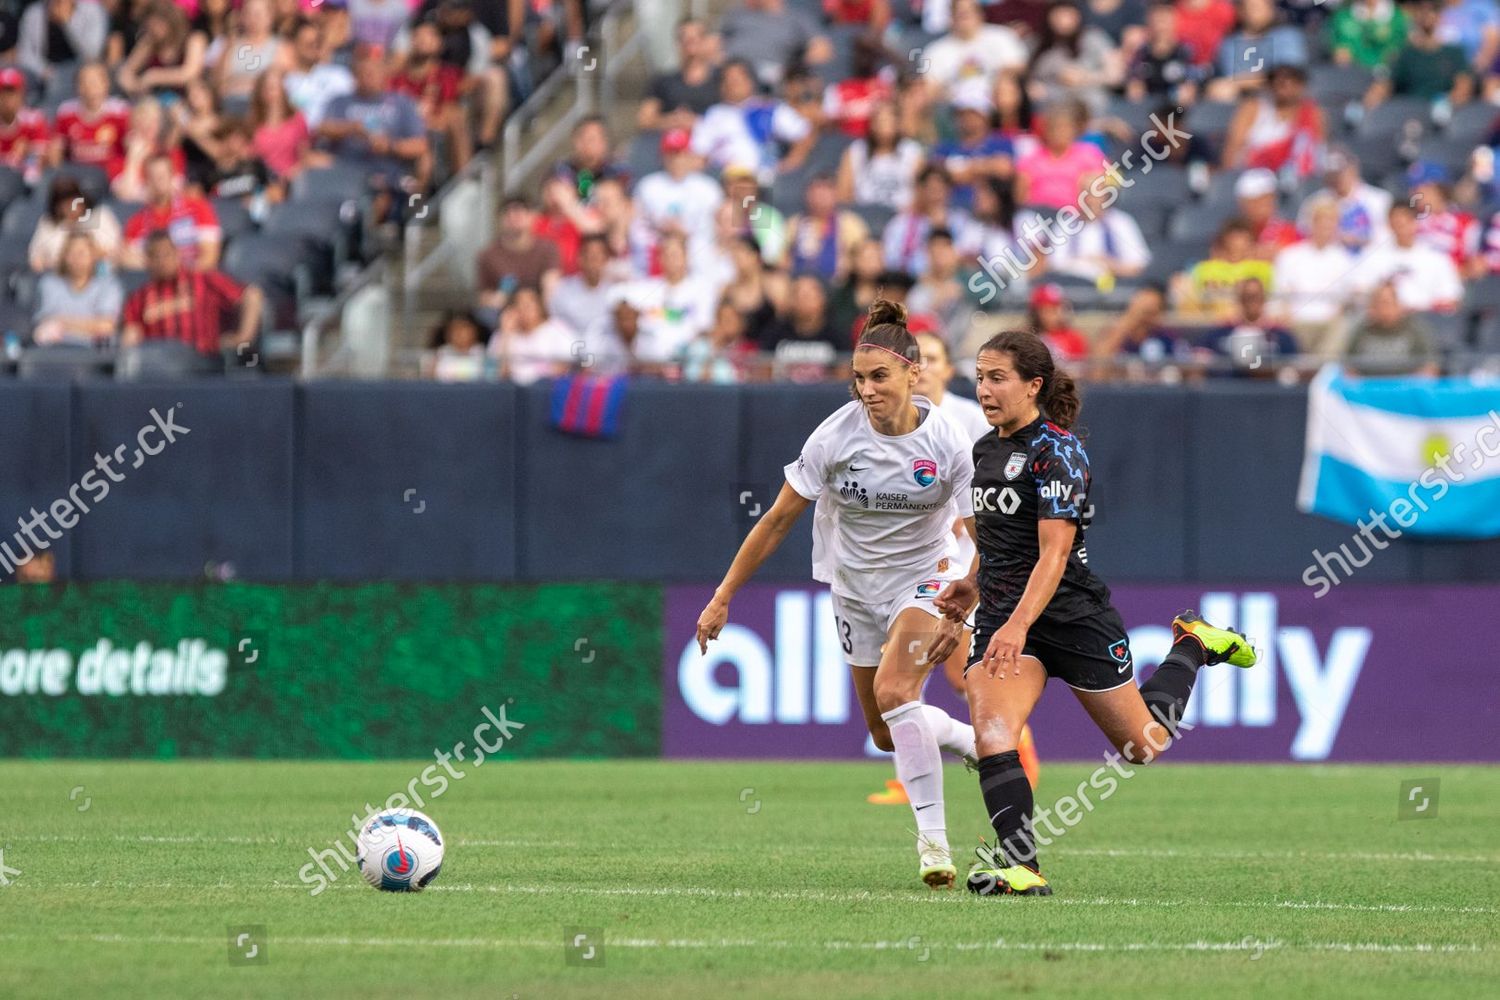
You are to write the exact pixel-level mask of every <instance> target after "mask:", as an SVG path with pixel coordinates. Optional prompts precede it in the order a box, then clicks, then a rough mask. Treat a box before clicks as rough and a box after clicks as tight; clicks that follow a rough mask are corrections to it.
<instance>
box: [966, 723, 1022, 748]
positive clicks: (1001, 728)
mask: <svg viewBox="0 0 1500 1000" xmlns="http://www.w3.org/2000/svg"><path fill="white" fill-rule="evenodd" d="M1016 747H1017V743H1016V737H1015V734H1014V733H1012V732H1011V731H1010V727H1009V726H1007V725H1006V724H1005V723H1003V722H1001V721H1000V720H998V719H992V720H989V721H987V722H980V723H978V724H976V725H975V726H974V750H975V752H976V753H978V754H979V756H980V757H993V756H994V755H995V754H997V753H1008V752H1009V751H1011V750H1014V749H1016Z"/></svg>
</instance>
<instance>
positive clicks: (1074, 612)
mask: <svg viewBox="0 0 1500 1000" xmlns="http://www.w3.org/2000/svg"><path fill="white" fill-rule="evenodd" d="M977 365H978V398H979V403H980V405H981V406H983V407H984V412H985V417H986V419H988V420H989V422H990V425H991V426H992V427H994V428H995V429H996V432H995V433H994V434H990V435H986V436H985V437H982V438H980V439H979V441H978V442H976V443H975V445H974V481H973V490H974V524H975V532H976V535H977V542H978V545H979V554H980V555H979V559H980V561H979V571H978V578H977V580H976V579H975V578H974V577H973V576H970V577H966V578H965V579H962V580H958V581H955V582H954V583H952V584H950V585H949V586H948V588H947V589H946V590H945V591H944V592H943V594H941V595H940V596H939V597H938V599H937V601H936V604H937V607H938V608H939V610H941V611H942V612H943V613H944V614H946V615H947V616H948V617H950V618H958V619H962V618H964V617H966V616H967V614H968V612H969V610H970V609H971V608H973V607H974V605H975V602H976V601H977V602H978V605H979V607H978V611H977V613H976V616H975V629H974V645H973V652H972V653H971V654H970V659H969V667H968V669H967V670H966V671H965V674H964V681H965V685H966V687H967V689H968V694H969V710H970V713H971V715H972V716H973V723H974V730H975V743H976V750H977V753H978V756H979V783H980V788H981V790H982V792H983V794H984V803H985V810H986V811H987V812H988V813H989V816H990V823H991V824H992V825H993V826H994V828H995V836H996V837H997V839H998V842H997V844H996V845H995V847H994V848H993V849H985V850H982V851H981V853H980V858H981V861H980V863H979V864H976V865H975V866H974V868H973V870H972V871H971V872H970V873H969V889H970V890H971V891H973V892H977V893H980V894H982V895H1000V894H1017V895H1033V896H1045V895H1051V893H1052V888H1051V886H1049V885H1048V884H1047V880H1046V879H1045V878H1044V877H1043V876H1042V874H1041V868H1040V865H1039V864H1038V862H1037V856H1036V841H1035V837H1034V835H1033V832H1032V825H1031V824H1032V808H1033V803H1032V793H1031V784H1030V782H1028V781H1027V780H1026V774H1025V772H1024V771H1022V769H1021V763H1020V760H1019V757H1018V755H1017V752H1016V748H1017V741H1018V739H1019V737H1020V734H1021V730H1022V728H1023V727H1024V726H1025V725H1026V720H1027V717H1028V716H1030V715H1031V710H1032V709H1033V708H1034V707H1035V706H1036V703H1037V700H1038V699H1039V698H1040V697H1041V695H1042V688H1043V687H1044V686H1045V685H1046V683H1047V680H1048V678H1050V677H1056V678H1058V679H1059V680H1061V681H1062V682H1063V683H1065V684H1067V685H1068V686H1069V687H1071V688H1072V689H1073V692H1074V694H1075V695H1077V697H1078V700H1079V702H1080V703H1082V705H1083V707H1084V709H1085V710H1086V711H1087V712H1088V713H1089V716H1090V717H1091V718H1093V720H1094V722H1095V723H1096V724H1097V725H1098V726H1099V728H1100V729H1102V730H1103V731H1104V735H1105V736H1107V737H1108V738H1109V741H1110V742H1111V743H1113V744H1114V746H1115V748H1116V749H1117V750H1118V751H1119V752H1120V755H1121V756H1122V757H1123V758H1124V759H1125V760H1127V761H1129V762H1130V763H1132V764H1147V763H1150V762H1151V760H1152V759H1153V758H1155V757H1156V755H1157V754H1159V753H1160V752H1161V751H1162V750H1165V749H1166V748H1167V747H1168V746H1170V745H1171V743H1172V740H1173V739H1174V738H1175V737H1176V735H1177V723H1178V721H1179V720H1180V719H1181V718H1182V713H1183V710H1184V708H1185V707H1186V706H1187V701H1188V696H1189V695H1191V694H1192V691H1193V682H1194V681H1195V680H1196V679H1197V674H1198V668H1199V667H1202V666H1204V665H1205V664H1211V663H1223V662H1226V661H1227V662H1229V663H1232V664H1234V665H1235V666H1239V667H1249V666H1253V665H1254V664H1255V659H1256V655H1255V649H1254V648H1253V647H1252V646H1251V644H1250V642H1249V640H1247V639H1246V638H1245V637H1244V636H1242V635H1240V634H1238V633H1236V632H1231V631H1229V630H1228V629H1220V628H1215V627H1214V626H1212V625H1210V624H1208V623H1207V622H1205V621H1204V620H1203V619H1201V618H1199V617H1198V616H1197V614H1195V613H1194V612H1191V611H1185V612H1183V613H1182V614H1180V615H1178V616H1177V618H1176V619H1174V620H1173V622H1172V635H1173V639H1174V642H1173V645H1172V651H1171V652H1170V653H1169V654H1168V655H1167V656H1166V658H1165V659H1163V660H1162V662H1161V665H1160V666H1158V667H1157V668H1156V672H1155V673H1154V674H1152V675H1151V679H1150V680H1148V681H1147V682H1146V683H1145V684H1144V685H1143V686H1141V687H1139V688H1138V687H1137V686H1136V684H1135V671H1134V664H1133V663H1132V662H1131V658H1130V643H1129V641H1128V639H1127V638H1126V634H1125V625H1124V623H1123V622H1122V621H1121V620H1120V614H1119V612H1118V611H1116V610H1115V609H1114V607H1113V606H1112V605H1111V604H1110V600H1109V588H1108V587H1106V586H1105V585H1104V581H1102V580H1100V579H1099V578H1098V577H1097V576H1095V575H1094V572H1093V571H1092V570H1090V569H1089V567H1088V555H1087V551H1086V549H1085V547H1084V531H1085V530H1086V529H1087V527H1088V524H1089V520H1090V518H1091V514H1092V509H1091V507H1090V504H1089V500H1088V496H1089V492H1090V490H1091V488H1092V479H1091V477H1090V474H1089V460H1088V455H1087V454H1085V452H1084V449H1083V444H1082V443H1081V442H1080V441H1079V440H1078V438H1077V437H1075V436H1074V435H1073V432H1072V430H1071V428H1072V426H1073V424H1074V422H1075V420H1076V419H1077V417H1078V409H1079V399H1078V391H1077V388H1076V386H1075V385H1074V384H1073V379H1072V378H1071V377H1070V376H1068V375H1067V374H1066V373H1065V372H1061V371H1058V370H1057V369H1056V368H1055V367H1054V366H1053V363H1052V354H1051V352H1050V351H1049V350H1048V349H1047V346H1046V344H1044V343H1043V342H1042V340H1041V338H1039V337H1037V336H1036V335H1035V334H1033V333H1029V332H1016V331H1007V332H1005V333H1001V334H998V335H996V336H995V337H992V338H991V339H990V340H989V341H987V342H986V343H985V345H984V346H983V347H981V348H980V350H979V357H978V362H977Z"/></svg>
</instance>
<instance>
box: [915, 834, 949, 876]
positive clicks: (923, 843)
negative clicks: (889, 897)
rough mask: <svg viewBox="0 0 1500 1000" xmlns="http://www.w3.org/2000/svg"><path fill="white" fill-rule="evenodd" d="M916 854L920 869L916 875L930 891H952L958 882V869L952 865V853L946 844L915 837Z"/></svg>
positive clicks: (918, 836)
mask: <svg viewBox="0 0 1500 1000" xmlns="http://www.w3.org/2000/svg"><path fill="white" fill-rule="evenodd" d="M917 854H918V856H919V857H920V862H919V863H920V865H921V867H920V868H919V869H918V872H917V873H918V874H919V875H920V876H921V877H922V881H923V882H925V883H927V886H928V888H931V889H952V888H953V886H954V885H955V884H957V882H958V869H957V868H956V867H954V865H953V853H952V852H951V851H949V850H948V846H947V845H946V844H940V843H938V842H936V841H934V840H930V839H928V838H927V837H924V836H922V835H921V834H918V835H917Z"/></svg>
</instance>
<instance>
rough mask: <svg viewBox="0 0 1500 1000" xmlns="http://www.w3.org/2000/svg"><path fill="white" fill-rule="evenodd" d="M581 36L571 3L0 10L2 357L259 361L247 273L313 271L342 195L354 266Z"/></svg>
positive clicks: (96, 1)
mask: <svg viewBox="0 0 1500 1000" xmlns="http://www.w3.org/2000/svg"><path fill="white" fill-rule="evenodd" d="M585 21H586V10H585V6H584V3H583V0H556V2H552V0H528V2H522V0H19V2H17V0H0V211H3V213H4V214H3V219H0V281H3V288H0V310H3V325H4V328H5V339H6V352H7V354H8V355H10V356H11V357H12V359H14V358H15V357H16V356H17V355H18V354H19V352H20V351H21V349H23V348H24V347H26V346H29V345H33V344H34V345H44V346H45V345H96V346H102V347H112V346H114V345H116V344H124V345H130V344H133V343H138V342H141V341H142V340H159V341H167V342H176V343H182V344H186V345H188V346H190V347H192V348H195V349H196V350H197V351H198V352H200V353H203V354H214V353H216V352H218V351H219V350H220V349H223V348H235V347H238V348H241V349H243V348H244V347H246V346H248V345H250V343H251V341H252V340H253V339H254V338H255V336H256V335H257V334H258V332H259V331H260V329H261V326H262V322H261V321H262V317H263V316H264V310H265V309H266V308H268V307H270V305H271V304H270V303H267V302H266V301H265V299H264V297H263V296H262V295H261V294H260V290H259V289H257V288H256V287H254V286H255V285H256V284H257V282H258V280H259V279H264V278H267V277H282V278H287V279H288V280H290V275H291V273H292V271H293V270H294V269H295V268H297V267H299V266H304V265H305V266H308V267H311V268H313V269H316V268H317V267H318V266H320V265H321V266H322V267H323V269H324V270H325V271H326V270H328V268H329V267H330V266H331V263H332V261H331V260H319V259H315V258H317V257H318V256H319V255H325V256H326V255H327V254H328V253H329V252H330V250H331V245H332V243H333V242H334V241H333V238H332V236H331V233H333V232H336V231H338V230H340V229H341V228H342V227H344V226H346V225H347V224H348V222H349V220H348V218H347V206H348V205H349V203H350V202H351V201H352V202H353V203H354V207H355V208H356V210H357V211H358V213H359V216H360V217H359V219H358V220H357V221H358V222H359V223H360V224H361V225H360V226H358V227H357V231H358V232H364V231H365V230H366V229H368V231H369V233H370V234H371V237H372V238H371V240H370V244H372V245H366V246H362V247H354V248H353V253H356V254H359V255H360V258H359V259H363V258H366V257H368V256H370V255H371V254H372V253H373V252H378V250H379V249H380V244H379V240H380V238H381V237H382V236H383V237H386V238H389V237H390V235H391V229H392V227H393V225H394V224H396V223H399V222H400V221H401V219H402V216H403V214H404V213H407V212H409V211H410V209H411V206H412V205H413V204H414V203H415V202H416V201H417V199H419V198H421V197H423V196H424V195H426V194H427V193H428V192H430V191H431V190H432V189H433V188H434V186H435V185H436V184H438V183H440V182H441V181H442V180H443V179H445V178H446V177H449V176H451V175H452V174H454V173H455V172H457V171H459V170H461V169H462V168H463V167H464V165H465V163H466V162H467V161H468V160H469V159H470V158H471V157H472V156H474V155H475V153H476V150H478V149H482V148H484V147H486V146H489V145H490V144H492V143H494V142H495V141H496V140H497V138H498V136H499V132H500V128H501V125H502V123H503V121H504V119H505V116H506V114H507V113H508V111H509V110H510V108H511V107H512V105H513V104H515V103H516V102H517V101H518V100H520V99H521V98H523V97H524V96H525V95H526V94H527V93H528V92H529V91H530V89H531V88H532V85H533V82H534V81H535V80H537V79H540V78H542V77H544V76H545V75H546V73H548V72H550V71H551V70H552V68H554V67H555V66H557V65H559V64H560V63H561V62H562V60H563V59H564V57H565V56H566V55H567V53H568V52H569V51H570V50H571V48H572V47H576V43H577V42H578V41H579V40H581V39H582V38H583V37H584V31H585V28H586V23H585ZM258 237H263V238H262V239H259V240H258V239H257V238H258ZM236 244H238V247H236ZM347 257H348V254H343V255H340V256H339V261H341V262H342V261H343V260H344V259H345V258H347ZM330 283H331V281H330V279H329V278H328V276H327V275H324V278H323V284H324V285H329V284H330ZM327 290H329V291H331V290H332V289H331V287H330V288H328V289H327Z"/></svg>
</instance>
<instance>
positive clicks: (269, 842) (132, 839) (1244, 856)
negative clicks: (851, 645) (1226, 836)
mask: <svg viewBox="0 0 1500 1000" xmlns="http://www.w3.org/2000/svg"><path fill="white" fill-rule="evenodd" d="M344 839H345V840H347V839H348V838H347V837H345V838H344ZM12 841H14V842H17V843H32V842H35V843H67V844H71V843H89V842H91V841H110V842H114V843H128V844H250V845H264V846H271V847H305V846H307V845H306V842H305V841H297V840H293V839H291V838H288V837H238V836H225V837H203V836H195V835H185V836H153V835H150V834H48V833H34V834H19V835H13V836H0V843H10V842H12ZM331 843H333V841H331V840H330V841H329V842H328V843H320V844H316V845H314V848H315V849H319V850H321V849H323V848H325V847H327V846H328V845H329V844H331ZM451 843H452V844H454V845H455V846H457V847H514V848H522V849H526V850H536V849H545V850H554V851H571V850H582V849H584V847H585V845H583V844H578V843H568V842H566V841H557V840H516V839H511V840H484V839H469V838H463V837H460V838H455V839H454V840H453V841H451ZM587 846H588V848H589V849H598V848H599V845H598V844H590V845H587ZM861 849H866V850H876V851H882V852H883V851H885V850H887V848H886V847H885V845H883V844H863V845H861V844H853V845H843V846H840V847H839V848H838V850H839V852H840V853H844V854H847V853H849V852H850V851H857V850H861ZM694 850H695V851H701V852H703V853H715V851H716V850H718V851H722V852H725V853H727V852H729V851H734V852H735V853H743V848H740V847H723V848H718V849H715V848H711V847H707V846H700V847H695V848H694ZM828 850H829V848H827V847H823V846H821V845H807V846H802V847H783V846H777V847H776V848H775V851H776V853H781V854H793V853H799V852H804V853H811V852H817V853H826V852H827V851H828ZM1044 854H1045V856H1046V857H1047V858H1049V859H1052V858H1059V857H1061V858H1066V857H1069V856H1073V855H1076V856H1078V857H1097V858H1204V859H1212V860H1220V861H1367V862H1370V863H1372V864H1388V863H1391V862H1412V863H1421V862H1432V863H1436V864H1470V865H1500V854H1445V853H1440V852H1433V851H1393V852H1371V851H1345V852H1341V851H1215V850H1205V851H1182V850H1175V849H1170V848H1169V849H1166V850H1154V849H1147V848H1128V847H1127V848H1120V847H1076V848H1075V847H1056V848H1046V849H1044Z"/></svg>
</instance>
